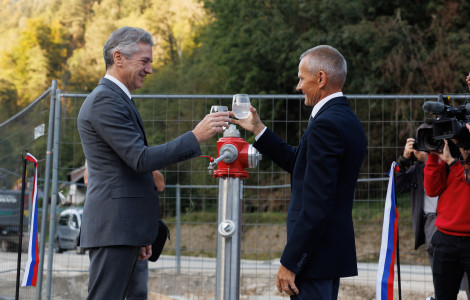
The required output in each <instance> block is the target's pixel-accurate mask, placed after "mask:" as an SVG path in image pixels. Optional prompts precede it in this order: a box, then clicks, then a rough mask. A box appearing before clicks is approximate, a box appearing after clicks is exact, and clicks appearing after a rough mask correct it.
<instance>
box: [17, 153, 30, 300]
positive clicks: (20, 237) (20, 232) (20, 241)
mask: <svg viewBox="0 0 470 300" xmlns="http://www.w3.org/2000/svg"><path fill="white" fill-rule="evenodd" d="M22 159H23V178H22V183H21V201H20V226H19V228H18V264H17V267H16V293H15V300H18V299H19V296H20V272H21V251H22V248H23V216H24V194H25V189H26V162H27V160H26V158H25V157H23V155H22Z"/></svg>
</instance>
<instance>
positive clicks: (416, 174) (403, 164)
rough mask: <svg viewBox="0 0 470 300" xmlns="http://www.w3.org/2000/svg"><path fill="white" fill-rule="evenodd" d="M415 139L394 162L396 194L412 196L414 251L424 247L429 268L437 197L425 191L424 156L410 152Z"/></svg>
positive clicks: (409, 140)
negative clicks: (395, 166) (395, 162)
mask: <svg viewBox="0 0 470 300" xmlns="http://www.w3.org/2000/svg"><path fill="white" fill-rule="evenodd" d="M414 144H415V139H413V138H408V139H407V140H406V145H405V149H404V150H403V155H400V156H399V157H398V160H397V165H398V166H397V168H396V169H395V180H396V189H397V193H398V194H404V193H409V192H411V215H412V221H413V231H414V234H415V250H417V249H418V248H419V246H421V245H423V244H424V247H425V249H426V252H427V254H428V258H429V264H430V265H431V268H432V261H433V251H434V248H433V247H432V244H431V238H432V236H433V234H434V233H435V232H436V226H435V225H434V222H435V221H436V206H437V200H438V198H439V197H437V196H436V197H430V196H428V195H427V194H426V193H425V191H424V165H425V163H426V158H427V155H428V154H427V152H425V151H418V150H415V149H414V148H413V145H414Z"/></svg>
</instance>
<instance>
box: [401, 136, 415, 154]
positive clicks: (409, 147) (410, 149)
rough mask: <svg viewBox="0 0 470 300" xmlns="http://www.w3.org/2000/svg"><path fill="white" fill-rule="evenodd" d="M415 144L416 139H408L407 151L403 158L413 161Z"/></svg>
mask: <svg viewBox="0 0 470 300" xmlns="http://www.w3.org/2000/svg"><path fill="white" fill-rule="evenodd" d="M414 143H415V139H413V138H408V139H406V145H405V150H404V151H403V156H404V157H405V158H406V159H411V157H412V156H413V153H414V149H413V145H414Z"/></svg>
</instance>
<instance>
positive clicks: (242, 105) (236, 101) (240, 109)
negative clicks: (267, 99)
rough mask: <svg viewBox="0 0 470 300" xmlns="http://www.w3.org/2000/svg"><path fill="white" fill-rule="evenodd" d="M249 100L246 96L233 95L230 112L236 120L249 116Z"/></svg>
mask: <svg viewBox="0 0 470 300" xmlns="http://www.w3.org/2000/svg"><path fill="white" fill-rule="evenodd" d="M250 106H251V103H250V98H249V97H248V95H247V94H236V95H233V101H232V112H233V115H234V116H235V118H237V119H246V118H248V116H249V115H250Z"/></svg>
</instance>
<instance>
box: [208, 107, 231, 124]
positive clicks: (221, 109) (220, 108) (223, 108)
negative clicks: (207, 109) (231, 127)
mask: <svg viewBox="0 0 470 300" xmlns="http://www.w3.org/2000/svg"><path fill="white" fill-rule="evenodd" d="M221 111H228V107H227V106H224V105H212V107H211V114H213V113H216V112H221ZM227 125H228V124H227ZM222 129H223V130H225V129H227V127H226V126H222Z"/></svg>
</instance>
